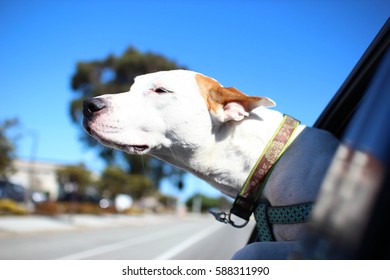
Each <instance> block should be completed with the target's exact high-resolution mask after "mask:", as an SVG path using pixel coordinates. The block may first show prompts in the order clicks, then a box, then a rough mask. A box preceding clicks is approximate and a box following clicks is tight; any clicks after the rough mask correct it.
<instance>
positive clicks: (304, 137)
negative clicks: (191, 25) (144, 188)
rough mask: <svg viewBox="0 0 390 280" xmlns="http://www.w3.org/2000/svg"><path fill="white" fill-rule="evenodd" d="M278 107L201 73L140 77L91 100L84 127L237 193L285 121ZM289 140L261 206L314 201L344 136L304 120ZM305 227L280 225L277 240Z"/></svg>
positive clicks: (109, 141)
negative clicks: (122, 88) (122, 90)
mask: <svg viewBox="0 0 390 280" xmlns="http://www.w3.org/2000/svg"><path fill="white" fill-rule="evenodd" d="M274 105H275V103H274V101H272V100H271V99H269V98H266V97H253V96H247V95H245V94H243V93H242V92H240V91H238V90H237V89H235V88H225V87H223V86H221V85H220V84H219V83H218V82H217V81H216V80H214V79H211V78H209V77H206V76H204V75H202V74H199V73H196V72H192V71H186V70H173V71H164V72H156V73H151V74H146V75H142V76H138V77H137V78H136V79H135V82H134V84H133V85H132V87H131V88H130V91H129V92H125V93H120V94H107V95H102V96H98V97H96V98H91V99H88V100H86V101H85V102H84V116H85V117H84V127H85V129H86V131H87V132H88V133H89V134H90V135H91V136H92V137H94V138H95V139H97V140H98V141H99V142H101V143H102V144H103V145H106V146H108V147H111V148H114V149H119V150H122V151H125V152H127V153H131V154H138V155H142V154H146V153H148V154H150V155H152V156H155V157H157V158H159V159H161V160H163V161H166V162H168V163H170V164H172V165H175V166H177V167H179V168H182V169H184V170H187V171H189V172H191V173H193V174H195V175H196V176H198V177H200V178H202V179H203V180H205V181H207V182H208V183H210V184H211V185H212V186H214V187H216V188H217V189H219V190H220V191H221V192H223V193H225V194H227V195H229V196H231V197H233V198H235V197H236V196H237V195H238V194H239V193H240V192H241V189H242V188H243V186H244V185H245V184H246V181H247V178H248V177H250V176H251V174H252V173H253V172H252V169H253V168H254V167H255V166H256V163H257V161H258V159H259V157H260V156H261V155H262V154H263V152H264V150H266V147H267V146H268V145H269V143H270V141H271V140H272V138H273V136H274V134H275V131H278V128H279V127H280V123H281V122H282V121H283V114H281V113H279V112H277V111H274V110H270V109H267V108H266V107H272V106H274ZM303 110H304V108H303ZM288 144H289V148H288V149H287V150H286V151H285V152H284V154H283V156H282V157H281V158H280V159H279V160H278V161H277V163H273V165H274V166H272V168H273V170H272V172H271V171H270V175H268V177H267V183H266V185H265V187H264V189H263V190H262V192H261V193H260V194H259V199H258V201H257V203H265V204H267V205H271V206H288V205H295V204H300V203H305V202H313V201H315V198H316V195H317V192H318V189H319V187H320V185H321V181H322V178H323V177H324V175H325V172H326V170H327V167H328V165H329V163H330V160H331V158H332V156H333V153H334V151H335V149H336V147H337V145H338V141H337V140H336V139H335V138H334V137H333V136H332V135H331V134H330V133H328V132H326V131H322V130H318V129H314V128H309V127H306V126H304V125H299V126H297V128H296V129H295V130H294V132H293V134H292V135H291V136H290V138H289V140H288V143H287V144H286V145H288ZM278 158H279V157H277V158H276V160H277V159H278ZM302 226H303V224H275V225H273V226H272V234H273V236H274V239H275V240H277V241H290V240H297V239H298V238H299V234H300V232H301V231H302Z"/></svg>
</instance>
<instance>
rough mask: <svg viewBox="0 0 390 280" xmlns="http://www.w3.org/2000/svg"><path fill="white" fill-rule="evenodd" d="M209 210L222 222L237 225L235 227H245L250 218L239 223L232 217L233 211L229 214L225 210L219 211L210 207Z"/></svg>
mask: <svg viewBox="0 0 390 280" xmlns="http://www.w3.org/2000/svg"><path fill="white" fill-rule="evenodd" d="M208 212H209V213H210V214H211V215H213V216H214V218H215V219H216V220H217V221H218V222H221V223H224V224H230V225H231V226H233V227H235V228H243V227H245V226H246V225H247V224H248V222H249V220H245V222H244V223H243V224H241V225H237V224H236V223H235V222H234V221H233V220H232V219H231V215H232V213H231V212H229V214H226V213H225V212H218V211H215V210H213V209H208Z"/></svg>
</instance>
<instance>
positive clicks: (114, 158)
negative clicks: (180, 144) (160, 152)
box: [70, 47, 184, 186]
mask: <svg viewBox="0 0 390 280" xmlns="http://www.w3.org/2000/svg"><path fill="white" fill-rule="evenodd" d="M177 68H184V67H180V66H178V65H177V64H176V63H175V62H173V61H171V60H169V59H167V58H165V57H164V56H162V55H158V54H154V53H150V52H147V53H142V52H140V51H138V50H137V49H135V48H133V47H131V48H128V49H127V50H126V51H125V52H124V53H123V54H122V55H121V56H119V57H116V56H114V55H109V56H108V57H107V58H105V59H103V60H95V61H89V62H79V63H78V64H77V67H76V72H75V73H74V75H73V77H72V82H71V84H72V89H73V90H74V92H75V94H76V97H75V98H74V99H73V100H72V101H71V104H70V115H71V118H72V121H73V122H74V123H75V124H77V125H79V127H80V129H82V125H81V123H82V118H83V116H82V103H83V101H84V100H85V98H87V97H93V96H97V95H101V94H106V93H119V92H125V91H128V90H129V88H130V86H131V84H132V83H133V82H134V78H135V77H136V76H138V75H142V74H145V73H149V72H155V71H162V70H172V69H177ZM81 141H83V142H84V143H86V145H87V146H88V147H92V148H94V149H96V150H97V151H98V152H99V154H100V156H101V157H102V158H103V159H105V161H106V162H107V164H109V165H113V164H117V163H118V162H125V163H126V166H125V169H126V171H127V172H128V173H130V174H133V175H144V174H147V175H148V176H149V177H150V178H151V179H152V180H153V181H154V182H155V183H156V185H157V186H158V185H159V183H160V181H161V180H162V179H163V178H167V177H168V178H170V179H172V180H174V181H175V182H176V183H177V182H179V181H180V178H181V176H182V174H183V171H181V170H179V169H177V168H174V167H171V166H168V165H167V164H166V163H163V162H161V161H159V160H157V159H155V158H152V157H150V156H147V155H146V156H142V157H140V156H134V155H129V154H125V153H122V152H118V151H115V150H112V149H108V148H105V147H103V146H102V145H100V144H98V143H97V142H96V141H95V140H93V139H92V138H91V137H89V136H88V135H87V134H86V133H85V132H84V131H83V132H82V134H81Z"/></svg>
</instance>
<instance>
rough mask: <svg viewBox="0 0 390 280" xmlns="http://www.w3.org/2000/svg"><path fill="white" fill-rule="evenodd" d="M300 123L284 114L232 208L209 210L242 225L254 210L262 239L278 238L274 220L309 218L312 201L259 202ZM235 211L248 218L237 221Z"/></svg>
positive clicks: (225, 221)
mask: <svg viewBox="0 0 390 280" xmlns="http://www.w3.org/2000/svg"><path fill="white" fill-rule="evenodd" d="M299 124H300V122H299V121H297V120H296V119H294V118H292V117H290V116H287V115H285V116H284V117H283V120H282V122H281V124H280V125H279V127H278V129H277V130H276V132H275V134H274V135H273V137H272V138H271V140H270V141H269V142H268V144H267V147H266V148H265V149H264V151H263V154H262V155H261V156H260V158H259V159H258V161H257V163H256V165H255V166H254V168H253V169H252V171H251V173H250V175H249V176H248V178H247V180H246V182H245V184H244V186H243V187H242V190H241V192H240V193H239V194H238V195H237V197H236V199H235V201H234V203H233V206H232V208H231V209H230V212H229V213H228V214H226V213H224V212H219V213H218V212H214V211H212V210H209V212H210V213H211V214H212V215H214V216H215V218H216V219H217V220H218V221H220V222H223V223H228V224H231V225H232V226H233V227H237V228H241V227H244V226H246V225H247V224H248V222H249V219H250V216H251V215H252V213H254V214H255V219H256V227H257V231H258V239H259V241H274V240H275V238H274V236H273V234H272V230H271V226H272V224H296V223H304V222H306V221H307V220H308V218H309V215H310V212H311V210H312V207H313V205H312V203H311V202H308V203H302V204H296V205H289V206H276V207H272V206H268V205H266V204H259V202H258V201H259V199H260V195H261V193H262V191H263V189H264V186H265V184H266V182H267V179H268V177H269V175H270V174H271V172H272V169H273V167H274V165H275V163H276V162H277V161H278V160H279V158H280V157H281V156H282V155H283V153H284V151H285V150H286V149H287V147H288V145H289V143H290V140H291V137H292V135H293V134H294V132H295V131H296V129H297V128H298V126H299ZM232 215H235V216H238V217H240V218H241V219H243V220H244V221H245V222H244V223H242V224H237V223H236V222H235V221H233V220H232V218H231V217H232Z"/></svg>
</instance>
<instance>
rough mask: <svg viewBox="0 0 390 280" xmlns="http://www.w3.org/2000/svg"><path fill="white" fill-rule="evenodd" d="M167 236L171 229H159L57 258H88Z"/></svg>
mask: <svg viewBox="0 0 390 280" xmlns="http://www.w3.org/2000/svg"><path fill="white" fill-rule="evenodd" d="M184 230H185V228H184ZM169 236H172V229H167V230H165V231H159V232H157V233H156V232H155V233H153V234H148V235H144V236H141V237H139V238H131V239H128V240H124V241H120V242H116V243H111V244H107V245H104V246H100V247H96V248H94V249H90V250H85V251H81V252H78V253H75V254H71V255H67V256H64V257H61V258H58V260H82V259H87V258H90V257H93V256H97V255H101V254H105V253H109V252H113V251H116V250H120V249H123V248H126V247H131V246H135V245H140V244H144V243H148V242H153V241H156V240H159V239H162V238H165V237H169Z"/></svg>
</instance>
